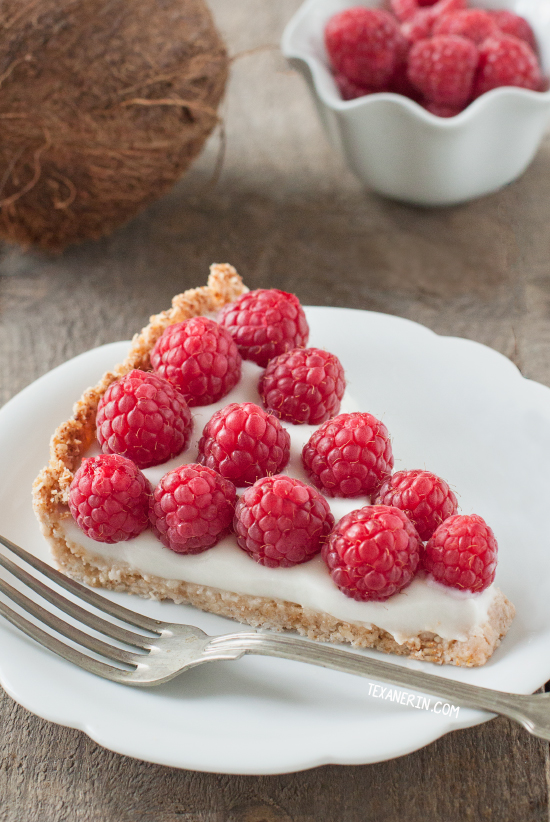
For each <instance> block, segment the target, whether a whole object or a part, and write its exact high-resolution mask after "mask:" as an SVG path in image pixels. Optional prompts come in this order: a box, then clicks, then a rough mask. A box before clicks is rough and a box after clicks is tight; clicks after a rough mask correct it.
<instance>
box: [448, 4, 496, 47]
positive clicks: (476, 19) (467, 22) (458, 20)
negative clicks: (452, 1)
mask: <svg viewBox="0 0 550 822" xmlns="http://www.w3.org/2000/svg"><path fill="white" fill-rule="evenodd" d="M496 31H497V26H496V23H495V21H494V20H493V18H492V17H491V15H490V14H489V13H488V12H486V11H483V10H482V9H462V10H461V11H454V12H452V13H451V14H444V15H442V16H441V17H439V19H438V20H436V22H435V24H434V27H433V32H432V33H433V34H434V35H438V34H459V35H460V36H461V37H466V38H467V39H468V40H472V41H473V42H474V43H476V44H478V45H479V43H482V42H483V40H485V39H486V38H487V37H489V36H490V35H491V34H493V33H494V32H496Z"/></svg>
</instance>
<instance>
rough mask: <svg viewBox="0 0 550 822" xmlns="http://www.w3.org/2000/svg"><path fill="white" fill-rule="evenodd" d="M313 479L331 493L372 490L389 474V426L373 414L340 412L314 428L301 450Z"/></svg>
mask: <svg viewBox="0 0 550 822" xmlns="http://www.w3.org/2000/svg"><path fill="white" fill-rule="evenodd" d="M302 461H303V463H304V468H305V469H306V471H307V473H308V475H309V476H310V477H311V480H312V482H313V483H314V484H315V485H316V486H317V488H320V489H321V490H322V492H323V493H324V494H328V495H329V496H331V497H358V496H362V495H365V494H372V493H374V492H376V491H377V490H378V488H379V487H380V485H382V483H383V482H384V481H385V480H386V479H387V478H388V477H389V475H390V474H391V469H392V468H393V454H392V448H391V442H390V438H389V434H388V429H387V428H386V426H385V425H384V423H382V422H380V420H377V419H376V417H373V416H372V414H366V413H363V412H355V413H353V414H340V415H339V416H338V417H334V419H332V420H328V421H327V422H325V423H324V424H323V425H321V427H320V428H318V429H317V431H315V432H314V433H313V434H312V436H311V437H310V438H309V440H308V442H306V444H305V445H304V448H303V451H302Z"/></svg>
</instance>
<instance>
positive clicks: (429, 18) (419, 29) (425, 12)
mask: <svg viewBox="0 0 550 822" xmlns="http://www.w3.org/2000/svg"><path fill="white" fill-rule="evenodd" d="M434 21H435V18H434V15H433V12H432V10H431V9H420V10H419V11H417V12H416V14H413V16H412V17H409V18H408V19H407V20H405V22H404V23H403V25H402V26H401V31H402V32H403V36H404V37H406V39H407V40H408V42H409V43H418V41H419V40H425V39H426V38H427V37H431V34H432V29H433V27H434Z"/></svg>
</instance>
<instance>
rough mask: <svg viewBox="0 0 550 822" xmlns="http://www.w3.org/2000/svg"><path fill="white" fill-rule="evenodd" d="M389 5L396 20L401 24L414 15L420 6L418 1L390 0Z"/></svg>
mask: <svg viewBox="0 0 550 822" xmlns="http://www.w3.org/2000/svg"><path fill="white" fill-rule="evenodd" d="M389 5H390V9H391V10H392V12H393V13H394V14H395V16H396V17H397V19H398V20H399V21H400V22H403V21H404V20H408V19H409V18H410V17H412V16H413V14H416V12H417V11H418V7H419V5H420V4H419V2H418V0H390V3H389Z"/></svg>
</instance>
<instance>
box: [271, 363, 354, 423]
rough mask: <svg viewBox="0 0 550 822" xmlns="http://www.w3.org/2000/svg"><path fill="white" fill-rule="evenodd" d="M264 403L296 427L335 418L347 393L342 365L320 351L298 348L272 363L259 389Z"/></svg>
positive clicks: (275, 413) (272, 411) (277, 415)
mask: <svg viewBox="0 0 550 822" xmlns="http://www.w3.org/2000/svg"><path fill="white" fill-rule="evenodd" d="M258 389H259V392H260V396H261V398H262V402H263V404H264V405H265V407H266V408H267V409H268V411H271V413H272V414H274V415H275V416H276V417H279V419H281V420H287V421H288V422H293V423H294V424H296V425H300V424H303V423H307V424H308V425H319V423H321V422H324V421H325V420H328V419H330V417H334V415H335V414H337V413H338V411H339V410H340V401H341V399H342V397H343V396H344V391H345V389H346V380H345V376H344V369H343V367H342V363H341V362H340V360H339V359H338V357H336V356H335V355H334V354H329V352H328V351H322V350H321V349H320V348H295V349H294V350H293V351H288V352H287V353H286V354H281V355H280V356H279V357H275V359H273V360H270V362H269V363H268V366H267V368H266V370H265V371H264V373H263V374H262V376H261V378H260V384H259V386H258Z"/></svg>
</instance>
